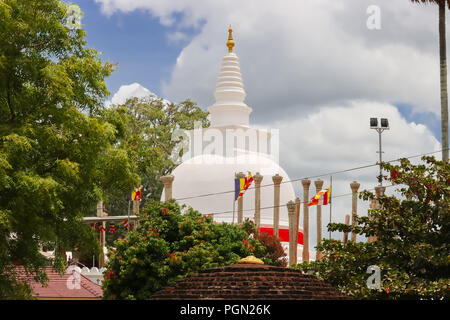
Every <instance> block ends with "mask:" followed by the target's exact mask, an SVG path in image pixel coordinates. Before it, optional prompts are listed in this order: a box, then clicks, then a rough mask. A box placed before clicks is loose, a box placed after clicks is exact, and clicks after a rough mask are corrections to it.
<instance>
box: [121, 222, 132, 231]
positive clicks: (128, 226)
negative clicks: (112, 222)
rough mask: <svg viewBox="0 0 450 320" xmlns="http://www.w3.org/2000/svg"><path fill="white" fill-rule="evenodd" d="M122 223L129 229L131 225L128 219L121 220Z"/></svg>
mask: <svg viewBox="0 0 450 320" xmlns="http://www.w3.org/2000/svg"><path fill="white" fill-rule="evenodd" d="M122 224H123V226H124V228H125V229H130V228H131V225H130V224H129V223H128V220H123V221H122Z"/></svg>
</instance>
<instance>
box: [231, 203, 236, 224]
mask: <svg viewBox="0 0 450 320" xmlns="http://www.w3.org/2000/svg"><path fill="white" fill-rule="evenodd" d="M235 206H236V200H233V223H232V224H234V207H235Z"/></svg>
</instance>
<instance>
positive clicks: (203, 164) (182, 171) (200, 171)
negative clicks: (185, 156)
mask: <svg viewBox="0 0 450 320" xmlns="http://www.w3.org/2000/svg"><path fill="white" fill-rule="evenodd" d="M247 171H250V172H251V173H252V174H253V175H255V174H256V173H257V172H259V173H260V174H261V175H262V176H263V180H262V183H261V224H268V225H272V224H273V205H274V186H273V181H272V176H273V175H275V174H279V175H280V176H282V177H283V181H289V176H288V174H287V173H286V171H284V170H283V168H281V167H280V166H279V165H278V164H277V163H276V162H275V161H274V160H272V159H271V158H270V157H269V156H267V155H265V154H263V153H256V152H250V151H243V152H242V153H241V154H240V155H238V156H237V157H232V158H227V157H223V156H221V155H212V154H203V155H199V156H196V157H194V158H191V159H189V160H187V161H185V162H183V163H182V164H180V165H179V166H178V167H177V168H175V170H174V171H173V172H172V175H173V176H174V177H175V179H174V181H173V187H172V188H173V189H172V196H173V198H174V199H175V200H177V201H178V203H180V204H186V205H188V206H191V207H193V208H194V209H196V210H198V211H199V212H201V213H203V214H211V213H214V220H215V221H218V222H232V219H233V202H234V178H235V174H236V173H238V172H243V173H245V174H248V173H247ZM253 186H254V185H253V184H252V186H251V187H250V188H249V189H248V190H247V191H246V192H245V194H244V196H243V202H244V219H245V218H250V219H251V220H253V217H254V213H255V210H254V209H255V189H254V187H253ZM198 196H201V197H198ZM162 199H164V194H163V196H162ZM294 199H295V193H294V188H293V187H292V184H291V183H290V182H288V183H283V182H282V183H281V185H280V225H284V226H287V225H288V213H287V208H286V203H287V202H288V201H289V200H294ZM234 221H235V222H237V203H236V208H235V219H234Z"/></svg>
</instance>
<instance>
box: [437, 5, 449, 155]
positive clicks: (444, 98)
mask: <svg viewBox="0 0 450 320" xmlns="http://www.w3.org/2000/svg"><path fill="white" fill-rule="evenodd" d="M446 5H447V1H440V2H439V49H440V50H439V54H440V64H441V133H442V161H447V160H448V94H447V46H446V36H445V10H446Z"/></svg>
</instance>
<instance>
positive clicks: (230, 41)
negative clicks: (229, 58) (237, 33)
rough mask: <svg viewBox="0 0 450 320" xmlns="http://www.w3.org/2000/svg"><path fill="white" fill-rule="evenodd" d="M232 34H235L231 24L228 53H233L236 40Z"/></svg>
mask: <svg viewBox="0 0 450 320" xmlns="http://www.w3.org/2000/svg"><path fill="white" fill-rule="evenodd" d="M232 33H233V29H231V24H230V28H229V29H228V41H227V47H228V52H233V47H234V40H233V35H232Z"/></svg>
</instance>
